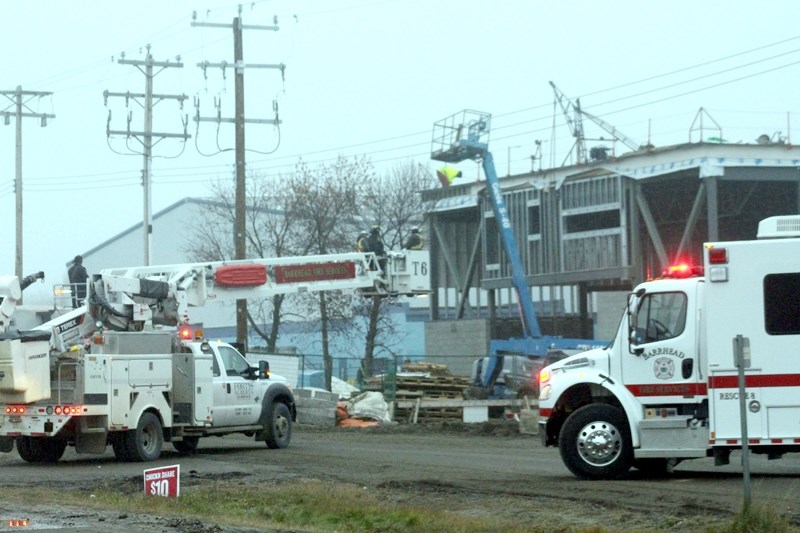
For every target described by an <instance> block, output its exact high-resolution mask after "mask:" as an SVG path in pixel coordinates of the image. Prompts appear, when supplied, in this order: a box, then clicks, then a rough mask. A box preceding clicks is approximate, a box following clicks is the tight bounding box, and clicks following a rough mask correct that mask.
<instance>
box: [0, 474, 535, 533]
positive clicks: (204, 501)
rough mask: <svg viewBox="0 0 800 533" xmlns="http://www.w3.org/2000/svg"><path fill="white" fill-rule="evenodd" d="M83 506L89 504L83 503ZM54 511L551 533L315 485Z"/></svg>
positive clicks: (75, 500) (117, 495) (98, 495)
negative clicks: (107, 510) (74, 510)
mask: <svg viewBox="0 0 800 533" xmlns="http://www.w3.org/2000/svg"><path fill="white" fill-rule="evenodd" d="M0 498H2V499H3V500H6V501H21V502H24V501H31V500H33V501H39V502H48V501H53V500H54V494H53V492H51V491H47V490H44V489H40V488H30V489H28V488H14V489H13V490H12V489H0ZM87 502H88V503H87ZM54 503H57V504H58V505H60V506H69V505H80V506H81V507H84V508H85V507H90V508H95V509H113V510H114V511H117V512H127V513H138V512H146V513H148V514H151V515H163V516H178V517H185V518H189V517H190V518H194V519H199V520H201V521H203V522H208V523H213V524H218V525H221V526H240V527H252V528H259V527H261V528H265V527H270V528H290V529H295V530H299V531H314V532H327V531H331V532H332V531H350V532H353V533H359V532H365V533H366V532H385V533H423V532H424V533H428V532H430V531H441V532H444V533H459V532H463V533H468V532H486V533H494V532H497V533H500V532H508V533H517V532H519V533H522V532H532V531H533V532H535V531H550V530H549V529H545V528H541V529H537V528H535V527H534V528H533V529H532V528H531V525H529V524H528V525H525V526H523V525H520V524H518V523H513V522H511V521H506V520H498V519H497V518H495V517H486V518H485V519H484V518H474V517H464V516H459V515H457V514H455V513H448V512H446V511H442V510H435V509H425V508H415V507H409V506H405V505H398V504H395V503H392V502H390V501H386V500H384V499H382V498H381V497H380V496H379V495H377V494H375V493H372V492H369V491H367V490H364V489H362V488H359V487H356V486H353V485H333V484H330V483H324V482H320V481H306V482H292V483H291V484H290V483H286V484H278V485H269V486H260V487H253V486H241V485H236V486H232V485H225V484H221V483H215V484H213V485H210V486H204V487H182V489H181V496H180V498H177V499H167V498H160V497H153V496H145V495H144V494H140V493H135V494H131V491H130V490H120V487H119V486H115V487H111V486H103V487H98V488H97V489H96V490H91V491H88V492H87V491H76V492H70V491H68V492H59V494H58V499H57V502H55V501H54Z"/></svg>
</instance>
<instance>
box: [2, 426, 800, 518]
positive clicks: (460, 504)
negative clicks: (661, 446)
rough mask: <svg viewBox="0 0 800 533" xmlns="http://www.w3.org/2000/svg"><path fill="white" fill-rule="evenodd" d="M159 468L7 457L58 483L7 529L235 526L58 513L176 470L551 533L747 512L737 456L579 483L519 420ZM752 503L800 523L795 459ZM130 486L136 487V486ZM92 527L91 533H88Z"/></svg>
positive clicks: (237, 441)
mask: <svg viewBox="0 0 800 533" xmlns="http://www.w3.org/2000/svg"><path fill="white" fill-rule="evenodd" d="M165 448H166V449H165V452H164V454H163V455H162V458H161V459H160V460H159V461H157V462H155V463H147V464H145V465H143V464H141V463H140V464H126V463H118V462H117V461H116V460H115V458H114V456H113V454H112V453H111V452H110V451H109V452H108V453H107V454H106V455H105V456H102V457H96V456H77V455H75V454H74V453H73V452H72V451H71V450H68V451H67V453H66V454H65V457H64V459H62V461H60V462H59V463H57V464H56V465H47V466H45V465H31V464H27V463H24V462H23V461H22V460H21V459H20V458H19V457H18V456H17V454H16V452H12V453H11V454H0V479H1V480H2V483H3V485H5V486H14V485H20V486H31V485H43V486H48V487H53V489H54V495H53V496H54V497H53V501H52V502H44V503H43V504H42V505H37V506H35V507H34V506H31V507H30V508H28V509H18V508H11V507H10V506H9V505H7V504H5V503H3V502H0V531H3V530H4V529H3V528H4V527H7V526H5V525H4V524H5V523H6V522H7V520H8V519H12V518H15V517H19V516H20V514H23V513H25V512H27V513H28V514H29V515H31V516H32V517H34V518H35V522H34V525H36V524H37V523H38V524H39V528H43V527H51V528H60V527H64V526H71V527H73V528H77V529H76V530H79V531H95V530H97V531H126V530H127V531H130V530H131V529H132V528H135V529H138V530H139V531H201V530H205V531H228V530H227V529H224V528H223V529H219V528H215V527H212V525H208V524H199V523H186V522H183V523H182V522H181V521H174V520H173V521H171V522H170V521H169V520H164V519H162V518H160V517H140V516H135V517H132V516H125V517H122V518H121V517H120V516H119V514H118V513H105V514H102V513H100V514H98V513H94V512H87V511H85V510H84V511H82V510H80V509H63V508H60V507H56V505H57V495H58V492H59V491H62V490H69V489H70V488H92V487H97V486H101V485H103V484H112V485H118V486H129V487H132V488H135V487H141V486H142V470H143V469H144V468H152V467H154V466H164V465H172V464H180V465H181V490H182V491H187V490H191V488H192V487H193V486H199V485H202V484H208V483H213V482H220V481H221V480H229V481H230V482H232V483H243V484H244V483H257V482H270V481H272V480H286V479H320V480H324V481H329V482H338V483H353V484H358V485H361V486H364V487H366V488H368V489H371V490H374V491H380V492H381V493H383V494H385V495H386V496H387V497H390V498H392V499H393V500H394V501H397V502H398V503H407V504H411V505H418V506H432V507H434V508H437V509H446V510H448V511H449V512H453V513H463V514H465V515H472V516H488V517H492V516H503V517H514V519H515V520H517V521H519V523H521V524H538V525H543V526H546V527H548V528H550V527H552V528H553V529H556V528H559V527H570V526H576V527H577V526H590V525H599V526H604V527H606V528H608V529H610V530H613V531H623V530H627V531H635V530H637V531H638V530H642V529H650V530H672V531H685V530H688V529H691V528H694V527H701V526H702V525H704V524H711V523H714V522H720V521H724V520H727V519H729V518H731V517H732V516H733V515H734V514H735V513H736V512H737V511H738V510H739V509H740V507H741V503H742V492H743V491H742V478H741V468H740V467H739V464H738V463H739V456H738V455H734V456H733V457H732V460H731V463H732V464H731V465H729V466H725V467H714V466H713V463H712V461H711V460H710V459H703V460H696V461H689V462H685V463H681V464H680V465H678V467H677V469H676V472H675V473H673V474H672V475H671V476H669V477H666V478H663V479H659V478H646V477H643V476H642V475H641V474H639V473H638V472H637V471H635V470H633V471H631V474H630V475H629V476H628V477H627V478H626V479H622V480H617V481H603V482H599V481H594V482H588V481H581V480H578V479H576V478H574V477H573V476H572V475H571V474H570V473H569V472H568V471H567V469H566V468H565V467H564V466H563V465H562V463H561V460H560V457H559V454H558V451H557V450H556V449H553V448H542V447H541V445H540V444H539V441H538V438H537V437H534V436H529V435H520V434H519V433H518V432H517V431H516V425H514V424H513V423H502V424H485V425H474V424H473V425H469V426H468V427H467V426H464V425H462V424H451V425H437V426H436V427H431V426H426V427H420V426H416V427H415V426H404V427H399V428H393V429H382V428H378V429H356V428H348V429H344V428H339V429H336V428H331V429H324V430H322V429H315V428H307V427H296V428H295V434H294V437H293V441H292V445H291V446H290V447H289V448H287V449H285V450H268V449H266V447H265V446H263V444H261V443H259V444H256V443H254V442H253V441H252V440H251V439H246V438H245V437H225V438H224V439H217V438H211V439H204V440H201V443H200V448H199V450H198V452H197V453H196V454H195V455H193V456H191V457H185V456H180V455H178V454H176V453H174V452H173V451H172V450H171V447H170V446H169V445H166V446H165ZM751 465H752V471H753V477H752V487H753V489H752V493H753V499H754V501H755V502H765V503H769V504H770V505H771V506H773V507H774V508H775V509H777V510H779V511H780V512H782V513H785V514H786V515H787V516H789V517H790V518H791V519H792V520H793V522H794V523H795V524H798V525H799V526H800V456H791V455H789V456H786V457H785V458H784V459H782V460H779V461H767V460H766V458H764V457H761V456H753V457H752V459H751ZM132 490H135V489H132ZM93 528H96V529H93Z"/></svg>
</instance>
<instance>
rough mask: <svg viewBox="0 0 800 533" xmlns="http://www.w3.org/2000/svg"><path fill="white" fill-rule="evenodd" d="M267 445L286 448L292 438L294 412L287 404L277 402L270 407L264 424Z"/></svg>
mask: <svg viewBox="0 0 800 533" xmlns="http://www.w3.org/2000/svg"><path fill="white" fill-rule="evenodd" d="M264 432H265V433H266V436H267V438H266V442H267V446H268V447H270V448H271V449H273V450H275V449H279V448H286V447H287V446H289V442H290V441H291V440H292V414H291V412H290V411H289V408H288V407H287V406H286V404H283V403H280V402H275V403H273V404H272V407H271V408H270V413H269V415H268V416H267V423H266V425H265V426H264Z"/></svg>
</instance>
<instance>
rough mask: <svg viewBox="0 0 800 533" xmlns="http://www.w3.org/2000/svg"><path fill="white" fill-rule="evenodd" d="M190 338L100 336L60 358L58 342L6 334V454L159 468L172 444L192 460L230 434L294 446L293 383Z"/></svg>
mask: <svg viewBox="0 0 800 533" xmlns="http://www.w3.org/2000/svg"><path fill="white" fill-rule="evenodd" d="M186 331H187V330H186V329H184V328H180V329H178V330H177V331H153V332H116V331H105V332H97V333H96V334H95V335H94V336H93V337H92V338H91V344H90V345H89V346H88V347H84V348H80V347H73V348H72V349H71V350H70V351H68V352H64V353H63V354H61V355H60V356H59V357H56V358H53V357H48V355H47V354H48V343H49V335H46V334H41V332H40V333H34V332H30V333H21V334H6V335H4V339H3V341H4V342H2V343H0V451H5V452H9V451H11V449H12V446H13V443H14V442H15V441H16V443H17V451H18V452H19V455H20V457H22V458H23V459H24V460H26V461H28V462H56V461H58V460H59V459H60V458H61V456H62V455H63V453H64V451H65V449H66V447H67V446H74V447H75V449H76V451H77V452H78V453H95V454H100V453H104V452H105V450H106V446H107V445H108V444H111V446H112V447H113V449H114V453H115V455H116V456H117V457H118V458H119V459H120V460H125V461H153V460H155V459H158V457H159V456H160V455H161V449H162V446H163V443H164V442H165V441H168V442H170V443H171V444H172V445H173V447H174V448H175V449H176V450H178V451H179V452H192V451H193V450H194V449H195V448H196V447H197V444H198V440H199V439H200V438H201V437H207V436H212V435H213V436H220V435H226V434H231V433H244V434H246V435H252V436H254V437H255V439H256V440H260V441H264V442H266V445H267V446H268V447H270V448H284V447H286V446H288V445H289V442H290V440H291V435H292V421H293V420H295V419H296V410H295V404H294V398H293V395H292V392H291V388H290V386H289V384H288V383H287V382H286V381H285V380H283V379H281V378H279V377H277V376H274V377H273V376H270V375H269V367H268V364H267V363H266V362H264V361H262V362H261V363H260V364H259V367H258V368H256V367H253V366H251V365H250V364H249V363H248V362H247V360H246V359H245V358H244V357H243V356H242V355H241V354H240V353H239V352H238V351H236V349H235V348H233V347H232V346H230V345H229V344H226V343H223V342H208V341H205V340H202V339H199V338H197V339H196V338H194V337H193V335H191V334H187V333H186ZM15 336H16V337H17V338H13V337H15ZM185 337H186V340H182V338H185ZM87 348H88V349H87Z"/></svg>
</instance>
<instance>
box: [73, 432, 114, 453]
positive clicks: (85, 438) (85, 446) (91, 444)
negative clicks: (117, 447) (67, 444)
mask: <svg viewBox="0 0 800 533" xmlns="http://www.w3.org/2000/svg"><path fill="white" fill-rule="evenodd" d="M107 441H108V433H107V432H106V431H97V432H93V433H78V434H77V435H76V437H75V451H76V452H77V453H95V454H102V453H105V451H106V443H107Z"/></svg>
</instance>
